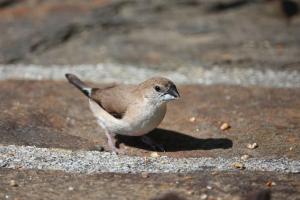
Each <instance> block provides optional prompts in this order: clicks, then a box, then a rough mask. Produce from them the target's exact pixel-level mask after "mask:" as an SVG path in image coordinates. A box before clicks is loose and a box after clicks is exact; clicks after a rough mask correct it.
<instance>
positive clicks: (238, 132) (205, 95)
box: [0, 81, 300, 159]
mask: <svg viewBox="0 0 300 200" xmlns="http://www.w3.org/2000/svg"><path fill="white" fill-rule="evenodd" d="M178 88H179V91H180V93H181V99H180V100H178V101H175V102H172V103H170V105H169V107H168V112H167V115H166V117H165V119H164V121H163V123H162V124H161V126H160V127H159V129H157V130H155V131H153V132H152V133H151V134H150V136H151V137H152V138H153V139H154V140H157V141H158V142H159V143H161V144H163V145H164V147H165V150H166V152H165V153H163V152H162V155H167V156H174V157H200V156H210V157H218V156H220V155H222V157H233V156H237V157H240V156H242V155H244V154H248V155H250V156H253V157H256V158H257V157H276V158H280V157H288V158H291V159H299V158H300V157H299V156H300V149H299V148H300V147H299V143H300V136H299V134H298V133H299V131H300V130H299V126H298V124H299V120H300V112H299V111H300V102H299V98H300V91H299V89H298V88H295V89H272V88H269V89H268V88H259V87H239V86H222V85H216V86H196V85H189V86H185V85H182V86H179V87H178ZM0 92H1V93H0V98H1V102H0V105H1V106H0V107H1V110H2V112H1V113H0V139H1V140H0V141H1V142H0V143H1V144H3V145H9V144H16V145H29V146H37V147H55V148H67V149H97V148H99V146H102V145H104V146H105V147H106V138H105V135H104V133H103V130H102V129H101V128H100V127H99V126H98V125H97V123H96V121H95V119H94V117H93V116H92V114H91V112H90V110H89V107H88V102H87V99H86V98H85V97H84V96H83V95H82V94H81V93H80V92H79V91H77V89H75V88H74V87H72V86H71V85H69V84H68V83H67V82H54V81H2V82H1V84H0ZM193 117H194V118H195V120H193V121H191V120H190V118H193ZM224 122H226V123H229V124H230V126H231V128H230V129H228V130H226V131H222V130H220V126H221V125H222V123H224ZM120 142H121V148H126V151H127V152H128V154H129V155H145V154H148V153H149V151H152V149H150V148H149V147H147V146H145V145H143V144H142V143H141V142H140V140H139V138H131V137H129V138H128V137H120ZM250 143H251V144H252V143H257V144H258V148H256V149H248V148H247V145H248V144H250ZM124 144H125V145H124ZM274 147H276V148H274Z"/></svg>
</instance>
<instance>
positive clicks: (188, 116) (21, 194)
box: [0, 0, 300, 200]
mask: <svg viewBox="0 0 300 200" xmlns="http://www.w3.org/2000/svg"><path fill="white" fill-rule="evenodd" d="M0 15H1V18H0V30H1V37H0V64H1V65H0V109H1V112H0V177H1V178H0V186H1V187H0V198H1V199H14V200H16V199H168V198H169V199H176V198H177V199H210V200H213V199H216V200H221V199H224V200H227V199H228V200H231V199H268V194H269V193H271V195H272V199H278V200H279V199H280V200H281V199H293V200H294V199H295V200H296V199H299V196H300V185H299V183H300V176H299V172H300V135H299V132H300V126H299V122H300V101H299V99H300V90H299V87H300V65H299V63H300V60H299V55H300V48H299V47H300V29H299V27H300V26H299V25H300V18H299V16H296V17H294V18H293V19H292V21H291V22H290V23H289V24H287V19H286V18H285V17H284V16H283V15H282V13H280V10H278V7H276V1H273V2H269V3H266V2H265V1H259V0H257V1H233V0H226V1H225V0H212V1H202V0H199V1H197V0H185V1H182V0H166V1H155V0H151V1H146V0H145V1H144V0H136V1H134V0H132V1H127V0H120V1H111V0H90V1H82V0H76V1H69V0H67V1H56V0H51V1H49V0H45V1H39V0H24V1H20V0H14V1H12V0H11V1H6V0H0ZM66 72H73V73H76V74H78V75H79V76H80V77H81V78H83V79H84V80H86V81H89V82H90V84H94V85H103V84H106V83H111V82H125V83H137V82H139V81H142V80H143V79H145V78H147V77H149V76H153V75H163V76H167V77H170V78H171V79H172V80H174V82H176V83H177V84H178V89H179V92H180V93H181V99H180V100H178V101H175V102H172V103H170V105H169V107H168V113H167V115H166V117H165V119H164V121H163V123H162V124H161V125H160V127H159V128H158V129H157V130H155V131H153V132H151V133H150V137H152V138H153V139H155V140H157V141H158V142H160V143H161V144H163V145H164V147H165V150H166V151H165V152H157V154H155V153H154V154H153V152H154V151H153V150H152V149H151V148H149V147H147V146H145V145H144V144H143V143H141V142H140V140H139V138H134V139H132V138H126V137H119V138H118V139H119V142H120V148H122V149H124V150H125V152H126V155H120V156H117V155H113V154H110V153H108V152H106V151H107V150H108V148H107V145H106V139H105V137H104V134H103V130H102V129H101V128H100V127H98V126H97V124H96V122H95V119H94V118H93V116H92V114H91V113H90V111H89V109H88V104H87V100H86V98H85V97H84V96H83V95H81V94H80V93H79V92H78V91H77V90H76V89H75V88H74V87H72V86H71V85H69V84H68V83H67V82H66V80H64V73H66ZM224 123H227V124H228V125H229V127H228V128H225V129H226V130H221V126H222V125H223V127H224ZM253 143H256V144H257V147H256V148H251V147H250V146H251V145H250V144H253ZM249 145H250V146H249ZM249 147H250V148H249ZM245 155H247V156H248V158H247V156H246V157H245ZM169 192H171V193H169ZM168 193H169V194H168ZM164 194H167V195H166V196H164ZM172 195H173V196H172ZM259 195H261V196H259ZM264 195H265V198H263V197H262V196H264ZM168 196H169V197H168ZM255 196H256V197H257V196H259V197H257V198H256V197H255Z"/></svg>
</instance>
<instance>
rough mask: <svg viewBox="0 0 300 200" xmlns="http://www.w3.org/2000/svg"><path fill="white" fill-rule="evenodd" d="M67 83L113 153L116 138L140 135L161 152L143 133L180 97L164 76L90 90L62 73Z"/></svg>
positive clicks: (76, 79)
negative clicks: (77, 93) (86, 107)
mask: <svg viewBox="0 0 300 200" xmlns="http://www.w3.org/2000/svg"><path fill="white" fill-rule="evenodd" d="M65 76H66V78H67V80H68V81H69V83H71V84H72V85H74V86H75V87H76V88H77V89H79V90H80V91H81V92H82V93H83V94H84V95H85V96H86V97H88V100H89V107H90V110H91V111H92V113H93V115H94V117H96V119H97V123H98V124H99V125H100V126H101V127H102V128H103V129H104V132H105V135H106V137H107V141H108V146H109V147H110V149H111V150H112V151H113V152H115V153H117V154H118V153H123V151H122V150H120V149H119V148H117V147H116V139H115V136H116V135H125V136H142V137H141V138H142V141H143V142H144V143H146V144H147V145H150V146H151V147H152V148H154V149H159V150H161V151H164V148H163V146H162V145H161V144H158V143H157V142H155V141H154V140H152V139H151V138H150V137H148V136H147V135H146V134H147V133H149V132H150V131H152V130H153V129H155V128H156V127H157V126H158V125H159V124H160V123H161V121H162V120H163V118H164V116H165V114H166V111H167V103H168V102H170V101H173V100H176V99H179V98H180V94H179V92H178V90H177V87H176V85H175V84H174V83H173V82H172V81H171V80H169V79H167V78H164V77H152V78H149V79H147V80H145V81H143V82H141V83H139V84H136V85H125V84H114V85H111V86H107V87H90V86H88V85H87V84H86V83H84V82H83V81H81V80H80V79H79V78H78V77H77V76H76V75H74V74H71V73H67V74H65Z"/></svg>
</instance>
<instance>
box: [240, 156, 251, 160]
mask: <svg viewBox="0 0 300 200" xmlns="http://www.w3.org/2000/svg"><path fill="white" fill-rule="evenodd" d="M249 158H250V156H249V155H242V157H241V159H242V160H244V161H245V160H248V159H249Z"/></svg>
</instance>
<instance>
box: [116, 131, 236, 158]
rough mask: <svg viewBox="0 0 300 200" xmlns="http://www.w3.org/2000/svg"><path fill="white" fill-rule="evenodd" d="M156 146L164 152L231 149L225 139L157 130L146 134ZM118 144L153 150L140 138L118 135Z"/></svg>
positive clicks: (227, 140)
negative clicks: (203, 137)
mask: <svg viewBox="0 0 300 200" xmlns="http://www.w3.org/2000/svg"><path fill="white" fill-rule="evenodd" d="M147 136H149V137H150V138H151V139H153V140H154V141H155V142H157V143H158V144H161V145H163V147H164V150H165V151H166V152H176V151H190V150H211V149H229V148H231V147H232V141H231V140H230V139H227V138H207V139H199V138H195V137H192V136H189V135H186V134H183V133H179V132H175V131H171V130H166V129H160V128H157V129H155V130H153V131H152V132H150V133H149V134H147ZM117 141H118V144H120V143H124V144H125V145H127V146H132V147H136V148H140V149H145V150H153V148H152V147H150V146H149V145H147V144H145V143H143V142H142V141H141V137H129V136H123V135H118V136H117Z"/></svg>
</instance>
